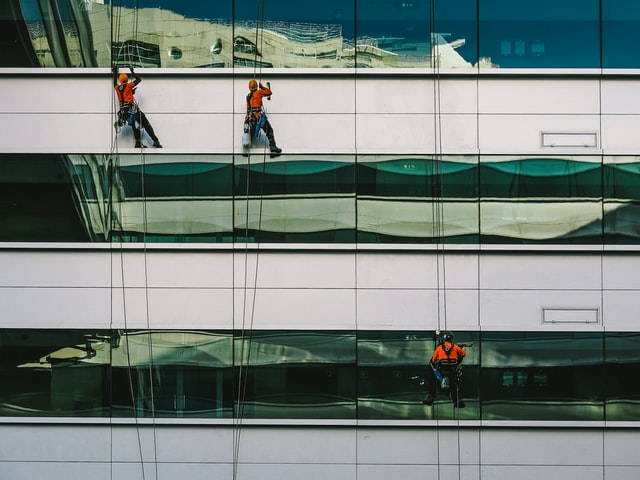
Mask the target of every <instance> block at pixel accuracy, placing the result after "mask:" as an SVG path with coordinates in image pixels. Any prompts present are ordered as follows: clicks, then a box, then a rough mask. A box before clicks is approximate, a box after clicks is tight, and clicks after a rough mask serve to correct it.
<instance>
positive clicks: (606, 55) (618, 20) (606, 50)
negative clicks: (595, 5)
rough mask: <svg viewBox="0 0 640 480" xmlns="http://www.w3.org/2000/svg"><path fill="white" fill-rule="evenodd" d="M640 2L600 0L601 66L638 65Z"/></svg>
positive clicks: (639, 53) (639, 54) (639, 66)
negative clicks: (601, 0)
mask: <svg viewBox="0 0 640 480" xmlns="http://www.w3.org/2000/svg"><path fill="white" fill-rule="evenodd" d="M639 22H640V3H638V2H637V1H636V0H603V2H602V67H603V68H640V31H638V23H639Z"/></svg>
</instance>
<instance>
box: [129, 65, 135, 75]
mask: <svg viewBox="0 0 640 480" xmlns="http://www.w3.org/2000/svg"><path fill="white" fill-rule="evenodd" d="M129 71H130V72H131V75H135V74H136V72H134V71H133V67H129Z"/></svg>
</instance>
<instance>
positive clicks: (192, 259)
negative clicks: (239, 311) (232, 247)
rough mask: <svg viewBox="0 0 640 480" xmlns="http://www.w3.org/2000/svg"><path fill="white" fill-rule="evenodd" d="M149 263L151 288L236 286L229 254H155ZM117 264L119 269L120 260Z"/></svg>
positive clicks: (232, 260)
mask: <svg viewBox="0 0 640 480" xmlns="http://www.w3.org/2000/svg"><path fill="white" fill-rule="evenodd" d="M146 259H147V260H146V261H147V265H146V267H147V282H148V285H149V286H151V287H179V288H203V289H204V288H221V287H224V288H230V287H231V286H232V284H233V262H234V259H233V254H231V253H229V252H217V253H216V252H213V253H212V252H203V251H200V252H198V251H195V252H194V251H188V250H187V251H177V252H176V251H174V252H153V253H150V254H147V256H146ZM114 263H116V267H117V260H116V262H114ZM117 273H118V272H117V270H116V275H117Z"/></svg>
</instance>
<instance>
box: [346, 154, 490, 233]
mask: <svg viewBox="0 0 640 480" xmlns="http://www.w3.org/2000/svg"><path fill="white" fill-rule="evenodd" d="M477 175H478V157H477V156H473V155H470V156H462V155H461V156H445V157H438V158H433V157H423V156H400V157H399V156H391V155H367V156H360V157H358V176H357V178H358V241H359V242H369V243H440V242H442V243H473V242H477V239H478V190H477V188H478V177H477Z"/></svg>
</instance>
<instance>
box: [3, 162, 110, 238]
mask: <svg viewBox="0 0 640 480" xmlns="http://www.w3.org/2000/svg"><path fill="white" fill-rule="evenodd" d="M70 165H71V160H70V157H69V156H66V155H24V154H19V155H12V154H2V155H0V208H1V210H0V214H1V218H2V228H0V241H3V242H87V241H90V239H89V236H88V234H87V230H85V227H84V225H83V220H82V219H81V218H80V217H79V215H78V210H77V208H76V207H77V205H78V201H79V197H78V196H77V195H76V192H77V184H76V183H75V180H77V178H78V177H77V175H73V176H72V175H69V172H70V171H72V170H73V168H72V167H70ZM84 180H86V176H85V178H84V179H83V181H84ZM89 195H93V193H91V192H90V193H89ZM102 238H104V237H102Z"/></svg>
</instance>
